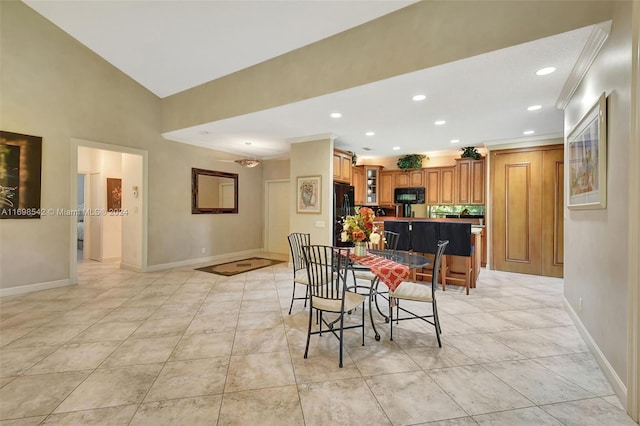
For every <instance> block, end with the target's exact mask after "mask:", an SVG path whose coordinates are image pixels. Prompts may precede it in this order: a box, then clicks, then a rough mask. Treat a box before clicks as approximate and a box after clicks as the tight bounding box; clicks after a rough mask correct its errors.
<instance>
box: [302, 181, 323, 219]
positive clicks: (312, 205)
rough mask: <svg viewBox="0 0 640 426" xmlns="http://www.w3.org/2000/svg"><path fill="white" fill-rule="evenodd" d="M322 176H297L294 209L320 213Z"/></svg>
mask: <svg viewBox="0 0 640 426" xmlns="http://www.w3.org/2000/svg"><path fill="white" fill-rule="evenodd" d="M321 185H322V176H299V177H298V181H297V194H298V196H297V201H296V211H297V212H298V213H321V212H322V209H321V205H320V198H321V194H322V192H321V190H322V186H321Z"/></svg>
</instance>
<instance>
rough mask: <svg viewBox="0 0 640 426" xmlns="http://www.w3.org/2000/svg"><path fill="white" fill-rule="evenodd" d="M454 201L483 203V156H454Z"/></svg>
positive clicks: (458, 202) (459, 202)
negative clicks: (478, 157) (455, 184)
mask: <svg viewBox="0 0 640 426" xmlns="http://www.w3.org/2000/svg"><path fill="white" fill-rule="evenodd" d="M456 175H457V176H456V178H457V181H456V182H457V187H456V203H457V204H484V198H485V197H484V188H485V167H484V158H481V159H479V160H475V159H473V158H456Z"/></svg>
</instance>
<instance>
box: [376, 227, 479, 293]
mask: <svg viewBox="0 0 640 426" xmlns="http://www.w3.org/2000/svg"><path fill="white" fill-rule="evenodd" d="M388 221H405V222H413V221H432V222H462V223H471V244H472V245H473V246H474V247H475V248H474V251H473V254H472V255H471V265H472V270H473V272H472V274H471V288H475V287H476V282H477V280H478V276H479V275H480V270H481V269H480V268H481V267H482V266H485V265H486V255H485V252H486V238H484V235H485V227H484V225H479V219H476V218H469V219H466V218H437V219H433V218H417V217H391V216H382V217H376V220H375V222H374V223H375V225H376V226H377V227H378V229H379V230H380V231H383V230H384V224H385V222H388ZM474 222H475V223H474ZM466 260H467V259H465V258H464V257H461V256H445V259H443V265H444V266H443V272H442V273H441V276H442V275H445V273H444V271H446V275H448V276H459V275H463V274H464V271H465V268H466V267H467V264H466ZM483 261H484V263H483ZM415 272H416V271H413V273H412V275H411V277H412V280H414V281H415V279H416V274H415ZM419 275H420V274H418V276H419Z"/></svg>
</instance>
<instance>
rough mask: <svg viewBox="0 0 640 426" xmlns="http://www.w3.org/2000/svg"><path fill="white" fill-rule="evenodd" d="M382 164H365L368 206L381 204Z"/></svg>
mask: <svg viewBox="0 0 640 426" xmlns="http://www.w3.org/2000/svg"><path fill="white" fill-rule="evenodd" d="M381 170H382V167H381V166H364V184H365V194H364V197H365V200H364V204H365V205H366V206H377V205H379V203H380V201H379V198H378V197H379V192H380V179H379V177H380V171H381Z"/></svg>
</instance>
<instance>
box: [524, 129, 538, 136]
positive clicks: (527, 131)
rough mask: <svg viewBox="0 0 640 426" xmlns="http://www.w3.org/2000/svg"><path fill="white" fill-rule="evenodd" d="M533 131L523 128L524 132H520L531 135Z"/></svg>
mask: <svg viewBox="0 0 640 426" xmlns="http://www.w3.org/2000/svg"><path fill="white" fill-rule="evenodd" d="M534 133H535V132H534V131H533V130H525V131H524V132H522V134H523V135H532V134H534Z"/></svg>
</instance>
